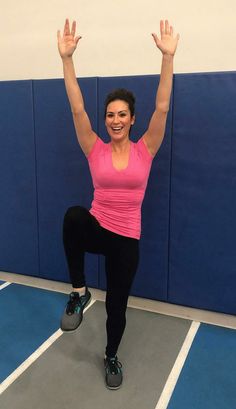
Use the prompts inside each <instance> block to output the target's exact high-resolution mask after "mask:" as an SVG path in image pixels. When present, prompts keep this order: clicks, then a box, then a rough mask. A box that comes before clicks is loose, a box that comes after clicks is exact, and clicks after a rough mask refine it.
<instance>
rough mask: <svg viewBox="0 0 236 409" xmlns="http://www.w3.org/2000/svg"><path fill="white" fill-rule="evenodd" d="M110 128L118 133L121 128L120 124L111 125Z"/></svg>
mask: <svg viewBox="0 0 236 409" xmlns="http://www.w3.org/2000/svg"><path fill="white" fill-rule="evenodd" d="M111 129H112V131H113V132H116V133H119V132H120V131H121V130H122V126H113V127H112V128H111Z"/></svg>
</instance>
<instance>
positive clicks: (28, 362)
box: [0, 300, 96, 395]
mask: <svg viewBox="0 0 236 409" xmlns="http://www.w3.org/2000/svg"><path fill="white" fill-rule="evenodd" d="M95 302H96V300H92V301H91V302H90V304H89V305H88V306H87V307H86V308H85V309H84V312H86V311H87V310H88V309H89V308H90V307H91V306H92V305H93V304H94V303H95ZM62 334H63V331H62V330H61V329H59V330H57V331H56V332H55V333H54V334H53V335H52V336H51V337H50V338H48V339H47V340H46V341H45V342H44V343H43V344H42V345H41V346H40V347H39V348H38V349H36V351H34V352H33V354H32V355H30V356H29V358H27V359H26V360H25V361H24V362H23V363H22V364H21V365H20V366H18V368H16V370H15V371H14V372H12V373H11V374H10V375H9V376H8V377H7V378H6V379H5V380H4V381H3V382H2V383H1V385H0V395H1V394H2V393H3V392H4V391H5V390H6V389H7V388H8V387H9V386H10V385H11V384H12V383H13V382H14V381H15V380H16V379H17V378H19V376H20V375H21V374H22V373H23V372H25V371H26V369H28V368H29V366H30V365H32V364H33V363H34V362H35V361H36V360H37V359H38V358H39V357H40V356H41V355H42V354H43V353H44V352H45V351H46V350H47V349H48V348H49V347H50V346H51V345H52V344H53V343H54V342H55V341H56V340H57V339H58V338H60V336H61V335H62Z"/></svg>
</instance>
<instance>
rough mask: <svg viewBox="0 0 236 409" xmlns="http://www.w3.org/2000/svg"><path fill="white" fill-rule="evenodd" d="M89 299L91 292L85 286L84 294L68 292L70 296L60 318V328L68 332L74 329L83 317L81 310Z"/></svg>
mask: <svg viewBox="0 0 236 409" xmlns="http://www.w3.org/2000/svg"><path fill="white" fill-rule="evenodd" d="M90 300H91V293H90V292H89V291H88V289H87V287H86V290H85V295H82V296H80V295H79V293H76V292H72V293H70V298H69V301H68V303H67V306H66V309H65V311H64V314H63V316H62V318H61V325H60V326H61V330H62V331H66V332H70V331H74V330H76V329H77V328H78V327H79V325H80V324H81V321H82V319H83V310H84V308H85V307H86V305H87V304H88V303H89V301H90Z"/></svg>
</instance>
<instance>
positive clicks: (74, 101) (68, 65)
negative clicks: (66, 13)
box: [57, 19, 97, 156]
mask: <svg viewBox="0 0 236 409" xmlns="http://www.w3.org/2000/svg"><path fill="white" fill-rule="evenodd" d="M75 33H76V22H75V21H73V23H72V26H71V29H70V23H69V20H68V19H66V21H65V26H64V32H63V35H61V33H60V31H59V30H58V32H57V39H58V50H59V54H60V56H61V59H62V63H63V72H64V79H65V86H66V92H67V95H68V98H69V102H70V106H71V111H72V115H73V121H74V125H75V130H76V135H77V138H78V142H79V144H80V146H81V149H82V150H83V152H84V153H85V155H86V156H88V155H89V153H90V151H91V149H92V147H93V145H94V143H95V141H96V138H97V135H96V133H95V132H94V131H93V130H92V127H91V123H90V120H89V117H88V115H87V113H86V111H85V107H84V100H83V96H82V93H81V90H80V87H79V84H78V81H77V79H76V74H75V68H74V63H73V57H72V56H73V53H74V51H75V50H76V47H77V45H78V42H79V41H80V39H81V36H77V37H76V36H75Z"/></svg>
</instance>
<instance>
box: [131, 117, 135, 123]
mask: <svg viewBox="0 0 236 409" xmlns="http://www.w3.org/2000/svg"><path fill="white" fill-rule="evenodd" d="M134 123H135V115H133V116H132V118H131V125H133V124H134Z"/></svg>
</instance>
